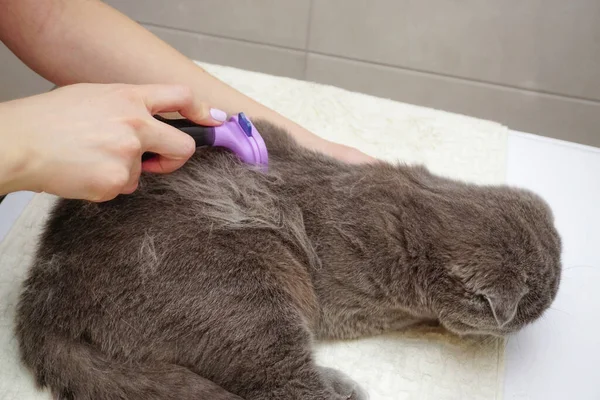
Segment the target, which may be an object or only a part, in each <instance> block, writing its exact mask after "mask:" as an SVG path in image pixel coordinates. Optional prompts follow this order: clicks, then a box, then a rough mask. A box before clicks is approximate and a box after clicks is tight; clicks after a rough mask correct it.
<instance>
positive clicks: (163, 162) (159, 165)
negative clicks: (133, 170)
mask: <svg viewBox="0 0 600 400" xmlns="http://www.w3.org/2000/svg"><path fill="white" fill-rule="evenodd" d="M185 162H186V160H173V159H169V158H166V157H162V156H160V155H159V156H156V157H154V158H151V159H149V160H147V161H144V163H143V164H142V170H143V171H145V172H151V173H155V174H168V173H170V172H173V171H175V170H177V169H179V168H181V167H182V166H183V165H184V164H185Z"/></svg>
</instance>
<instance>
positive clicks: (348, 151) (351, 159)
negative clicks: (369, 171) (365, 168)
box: [324, 142, 377, 164]
mask: <svg viewBox="0 0 600 400" xmlns="http://www.w3.org/2000/svg"><path fill="white" fill-rule="evenodd" d="M324 152H325V153H326V154H329V155H330V156H331V157H333V158H336V159H338V160H340V161H344V162H347V163H349V164H366V163H371V162H374V161H376V160H377V159H376V158H374V157H371V156H370V155H368V154H365V153H363V152H362V151H360V150H358V149H356V148H354V147H350V146H346V145H344V144H339V143H333V142H328V143H327V144H326V146H325V149H324Z"/></svg>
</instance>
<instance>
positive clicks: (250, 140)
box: [142, 113, 269, 168]
mask: <svg viewBox="0 0 600 400" xmlns="http://www.w3.org/2000/svg"><path fill="white" fill-rule="evenodd" d="M154 118H156V119H157V120H159V121H161V122H164V123H165V124H168V125H170V126H172V127H174V128H177V129H179V130H180V131H182V132H185V133H187V134H188V135H190V136H191V137H192V138H193V139H194V141H195V142H196V147H204V146H215V147H223V148H225V149H228V150H230V151H232V152H233V153H235V154H236V155H237V156H238V157H239V158H240V160H242V161H243V162H245V163H247V164H255V165H260V166H262V167H263V168H266V167H267V166H268V164H269V156H268V153H267V146H266V145H265V142H264V140H263V138H262V137H261V136H260V133H258V131H257V130H256V128H255V127H254V125H253V124H252V122H250V120H249V119H248V118H247V117H246V116H245V115H244V113H239V114H237V115H233V116H231V117H230V118H229V120H227V121H226V122H224V123H223V124H222V125H219V126H204V125H198V124H196V123H194V122H192V121H190V120H188V119H185V118H183V119H167V118H162V117H160V116H158V115H155V116H154ZM154 156H155V154H154V153H144V154H143V155H142V161H144V160H147V159H149V158H152V157H154Z"/></svg>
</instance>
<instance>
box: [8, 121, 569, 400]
mask: <svg viewBox="0 0 600 400" xmlns="http://www.w3.org/2000/svg"><path fill="white" fill-rule="evenodd" d="M257 126H258V129H259V130H260V132H261V133H262V135H263V137H264V138H265V141H266V144H267V147H268V148H269V152H270V171H269V173H261V172H259V171H256V170H253V169H252V168H250V167H248V166H246V165H243V164H241V163H240V162H239V161H238V160H237V159H236V158H235V157H234V156H232V155H231V154H228V153H225V152H223V151H221V150H217V149H203V150H200V151H198V152H197V154H196V155H195V156H194V158H193V159H192V160H191V161H190V162H188V164H186V166H184V167H183V168H182V169H181V170H179V171H176V172H175V173H173V174H170V175H165V176H156V175H151V176H144V177H143V178H142V181H141V185H140V188H139V190H138V191H137V192H136V193H134V194H133V195H130V196H122V197H119V198H117V199H116V200H114V201H111V202H107V203H101V204H95V203H87V202H81V201H66V200H62V201H61V202H60V204H59V205H58V206H57V208H56V209H55V210H54V212H53V215H52V216H51V218H50V220H49V222H48V226H47V229H46V231H45V233H44V235H43V237H42V240H41V245H40V248H39V251H38V254H37V258H36V262H35V265H34V266H33V268H32V272H31V275H30V277H29V278H28V280H27V281H26V285H25V290H24V292H23V295H22V297H21V302H20V304H19V310H18V318H17V335H18V338H19V340H20V345H21V352H22V356H23V360H24V362H25V364H26V365H27V366H28V367H29V368H30V369H32V371H33V372H34V374H35V377H36V379H37V381H38V383H39V384H40V385H42V386H48V387H50V388H51V389H52V390H53V392H54V393H55V394H57V395H59V396H63V398H65V399H76V400H79V399H86V400H87V399H94V400H105V399H111V400H112V399H135V400H142V399H144V400H146V399H160V400H167V399H169V400H170V399H181V400H186V399H197V400H203V399H215V400H225V399H227V400H229V399H232V400H233V399H240V398H243V399H246V400H266V399H272V400H275V399H277V400H284V399H306V400H317V399H323V400H341V399H347V398H355V399H359V398H362V397H364V395H363V394H361V392H360V390H359V389H358V388H357V387H353V386H354V385H353V383H352V382H351V381H347V380H345V378H344V376H342V375H341V374H339V373H337V372H335V371H333V370H329V369H324V368H319V367H317V366H316V365H314V362H313V360H312V355H311V341H312V340H313V339H315V338H316V339H318V338H336V339H339V338H355V337H360V336H365V335H372V334H377V333H381V332H384V331H389V330H395V329H402V328H404V327H406V326H409V325H412V324H415V323H419V322H428V321H439V322H440V323H441V324H442V325H444V326H445V327H447V328H448V329H450V330H452V331H454V332H457V333H459V334H463V333H482V334H495V335H502V334H506V333H509V332H512V331H515V330H517V329H519V328H520V327H522V326H523V325H524V324H527V323H529V322H531V321H533V320H535V319H536V318H538V317H539V316H540V315H541V314H542V313H543V311H544V310H545V309H546V308H547V307H548V306H549V305H550V303H551V302H552V300H553V299H554V296H555V295H556V291H557V288H558V284H559V280H560V247H561V245H560V239H559V237H558V235H557V233H556V231H555V230H554V227H553V220H552V215H551V213H550V210H549V209H548V207H547V206H546V205H545V204H544V203H543V202H542V201H541V200H540V199H539V198H538V197H536V196H535V195H533V194H531V193H529V192H522V191H517V190H515V189H509V188H504V187H478V186H474V185H467V184H464V183H458V182H454V181H451V180H448V179H442V178H438V177H436V176H433V175H431V174H430V173H429V172H427V170H425V169H424V168H420V167H404V166H391V165H388V164H384V163H377V164H374V165H363V166H357V165H344V164H342V163H339V162H337V161H335V160H332V159H329V158H327V157H325V156H321V155H317V154H315V153H312V152H310V151H307V150H304V149H302V148H300V147H299V146H298V145H296V144H295V143H294V142H293V141H292V140H291V139H290V138H289V137H288V136H287V135H286V134H285V133H284V132H282V131H280V130H278V129H277V128H275V127H273V126H271V125H269V124H265V123H258V124H257ZM353 390H354V394H352V391H353ZM350 395H352V396H353V397H349V396H350Z"/></svg>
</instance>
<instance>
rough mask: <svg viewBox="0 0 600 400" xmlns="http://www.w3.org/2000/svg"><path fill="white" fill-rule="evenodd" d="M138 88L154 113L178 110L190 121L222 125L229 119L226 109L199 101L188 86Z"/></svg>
mask: <svg viewBox="0 0 600 400" xmlns="http://www.w3.org/2000/svg"><path fill="white" fill-rule="evenodd" d="M138 90H139V91H140V95H141V97H142V99H143V100H144V103H145V105H146V108H147V109H148V111H149V112H150V113H151V114H152V115H155V114H163V113H170V112H178V113H179V114H181V115H182V116H184V117H185V118H187V119H189V120H190V121H193V122H195V123H197V124H200V125H208V126H216V125H221V124H222V123H223V122H225V121H226V120H227V113H226V112H225V111H222V110H219V109H217V108H211V107H209V106H208V104H206V103H204V102H201V101H197V100H196V99H195V98H194V95H193V92H192V90H191V89H190V88H189V87H187V86H180V85H143V86H140V87H138Z"/></svg>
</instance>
